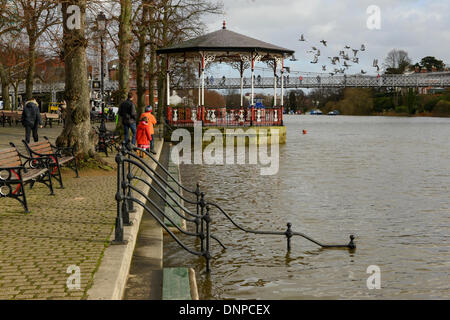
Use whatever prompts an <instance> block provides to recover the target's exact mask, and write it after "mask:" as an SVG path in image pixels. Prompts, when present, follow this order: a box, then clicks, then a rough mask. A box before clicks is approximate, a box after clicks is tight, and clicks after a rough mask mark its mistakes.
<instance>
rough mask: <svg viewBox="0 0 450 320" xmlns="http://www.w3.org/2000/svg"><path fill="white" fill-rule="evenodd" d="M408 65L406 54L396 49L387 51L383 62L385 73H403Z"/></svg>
mask: <svg viewBox="0 0 450 320" xmlns="http://www.w3.org/2000/svg"><path fill="white" fill-rule="evenodd" d="M410 64H411V59H410V58H409V56H408V52H406V51H404V50H397V49H392V50H391V51H389V53H388V55H387V57H386V59H385V61H384V67H385V69H386V73H403V72H404V71H405V70H406V68H407V67H408V66H409V65H410Z"/></svg>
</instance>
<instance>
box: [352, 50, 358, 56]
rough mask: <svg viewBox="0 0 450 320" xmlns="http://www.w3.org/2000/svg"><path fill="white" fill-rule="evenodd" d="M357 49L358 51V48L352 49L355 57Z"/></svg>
mask: <svg viewBox="0 0 450 320" xmlns="http://www.w3.org/2000/svg"><path fill="white" fill-rule="evenodd" d="M358 51H359V50H357V49H353V54H354V56H355V57H356V55H357V54H358Z"/></svg>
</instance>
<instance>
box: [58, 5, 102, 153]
mask: <svg viewBox="0 0 450 320" xmlns="http://www.w3.org/2000/svg"><path fill="white" fill-rule="evenodd" d="M70 5H77V6H78V7H79V8H80V13H81V17H80V21H81V25H80V29H76V28H75V29H73V30H70V29H69V28H67V18H68V15H67V13H66V12H67V7H68V6H70ZM62 10H63V30H64V38H63V39H64V42H63V45H64V65H65V84H66V89H65V100H66V103H67V108H66V114H65V124H64V129H63V132H62V133H61V135H60V136H59V137H58V139H57V142H56V143H57V145H58V146H71V147H74V148H75V150H76V154H77V157H78V158H80V159H88V158H92V157H94V155H95V146H94V138H95V132H94V130H93V129H92V126H91V122H90V110H89V109H90V107H89V83H88V74H87V61H86V47H87V40H86V38H85V27H86V26H85V19H86V0H68V1H65V2H63V4H62Z"/></svg>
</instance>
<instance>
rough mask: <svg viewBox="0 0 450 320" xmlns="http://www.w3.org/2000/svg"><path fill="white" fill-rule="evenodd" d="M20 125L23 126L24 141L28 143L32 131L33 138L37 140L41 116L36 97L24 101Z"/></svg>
mask: <svg viewBox="0 0 450 320" xmlns="http://www.w3.org/2000/svg"><path fill="white" fill-rule="evenodd" d="M22 125H23V126H24V127H25V141H26V142H27V143H30V134H31V131H33V140H34V142H38V141H39V136H38V126H39V127H40V128H42V118H41V113H40V112H39V107H38V103H37V101H36V99H31V100H29V101H27V102H26V103H25V108H23V112H22Z"/></svg>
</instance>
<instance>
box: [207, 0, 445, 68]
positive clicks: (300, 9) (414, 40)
mask: <svg viewBox="0 0 450 320" xmlns="http://www.w3.org/2000/svg"><path fill="white" fill-rule="evenodd" d="M223 3H224V5H225V15H224V16H213V17H206V18H205V22H206V25H207V27H208V30H207V32H212V31H215V30H218V29H220V28H221V26H222V20H224V19H225V20H226V21H227V27H228V29H229V30H232V31H235V32H238V33H242V34H245V35H247V36H250V37H253V38H256V39H259V40H263V41H266V42H270V43H273V44H275V45H279V46H282V47H285V48H289V49H292V50H295V51H296V58H297V59H299V61H298V62H290V61H289V62H287V63H286V65H287V66H291V68H292V69H294V70H298V71H313V72H322V67H321V66H322V65H325V64H326V65H327V71H328V70H329V69H330V68H334V66H331V64H330V63H329V59H327V57H328V56H337V55H338V53H339V50H343V48H344V46H345V45H349V46H351V47H352V48H355V49H359V48H360V47H361V44H365V46H366V48H367V49H366V51H365V52H360V53H358V56H359V57H360V64H359V65H355V66H353V67H352V68H350V70H349V72H348V73H359V72H360V71H361V69H364V70H365V71H368V73H369V74H376V70H375V69H374V68H373V67H372V61H373V59H375V58H377V59H379V64H380V66H381V64H382V62H383V61H384V58H385V57H386V55H387V53H388V52H389V51H390V50H391V49H393V48H397V49H403V50H405V51H407V52H408V53H409V56H410V58H411V59H412V61H413V63H416V62H418V61H420V59H421V58H423V57H425V56H428V55H431V56H435V57H436V58H438V59H440V60H444V62H445V63H447V64H450V0H371V1H366V0H339V1H337V0H336V1H333V0H223ZM370 5H376V6H378V7H379V8H380V10H381V28H380V29H379V30H376V29H373V30H370V29H369V28H368V27H367V20H368V19H369V14H367V8H368V7H369V6H370ZM302 33H303V34H304V35H305V38H306V40H307V42H299V41H298V39H299V38H300V35H301V34H302ZM322 39H324V40H327V41H328V46H327V47H324V46H323V45H322V44H321V43H320V40H322ZM312 46H315V47H317V48H319V49H320V51H321V57H320V59H319V63H318V64H315V65H314V64H311V63H310V61H312V59H313V55H312V54H311V53H306V51H307V50H311V47H312ZM350 54H351V55H353V53H352V52H350ZM350 54H349V55H350ZM351 64H353V63H351ZM353 65H354V64H353Z"/></svg>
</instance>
